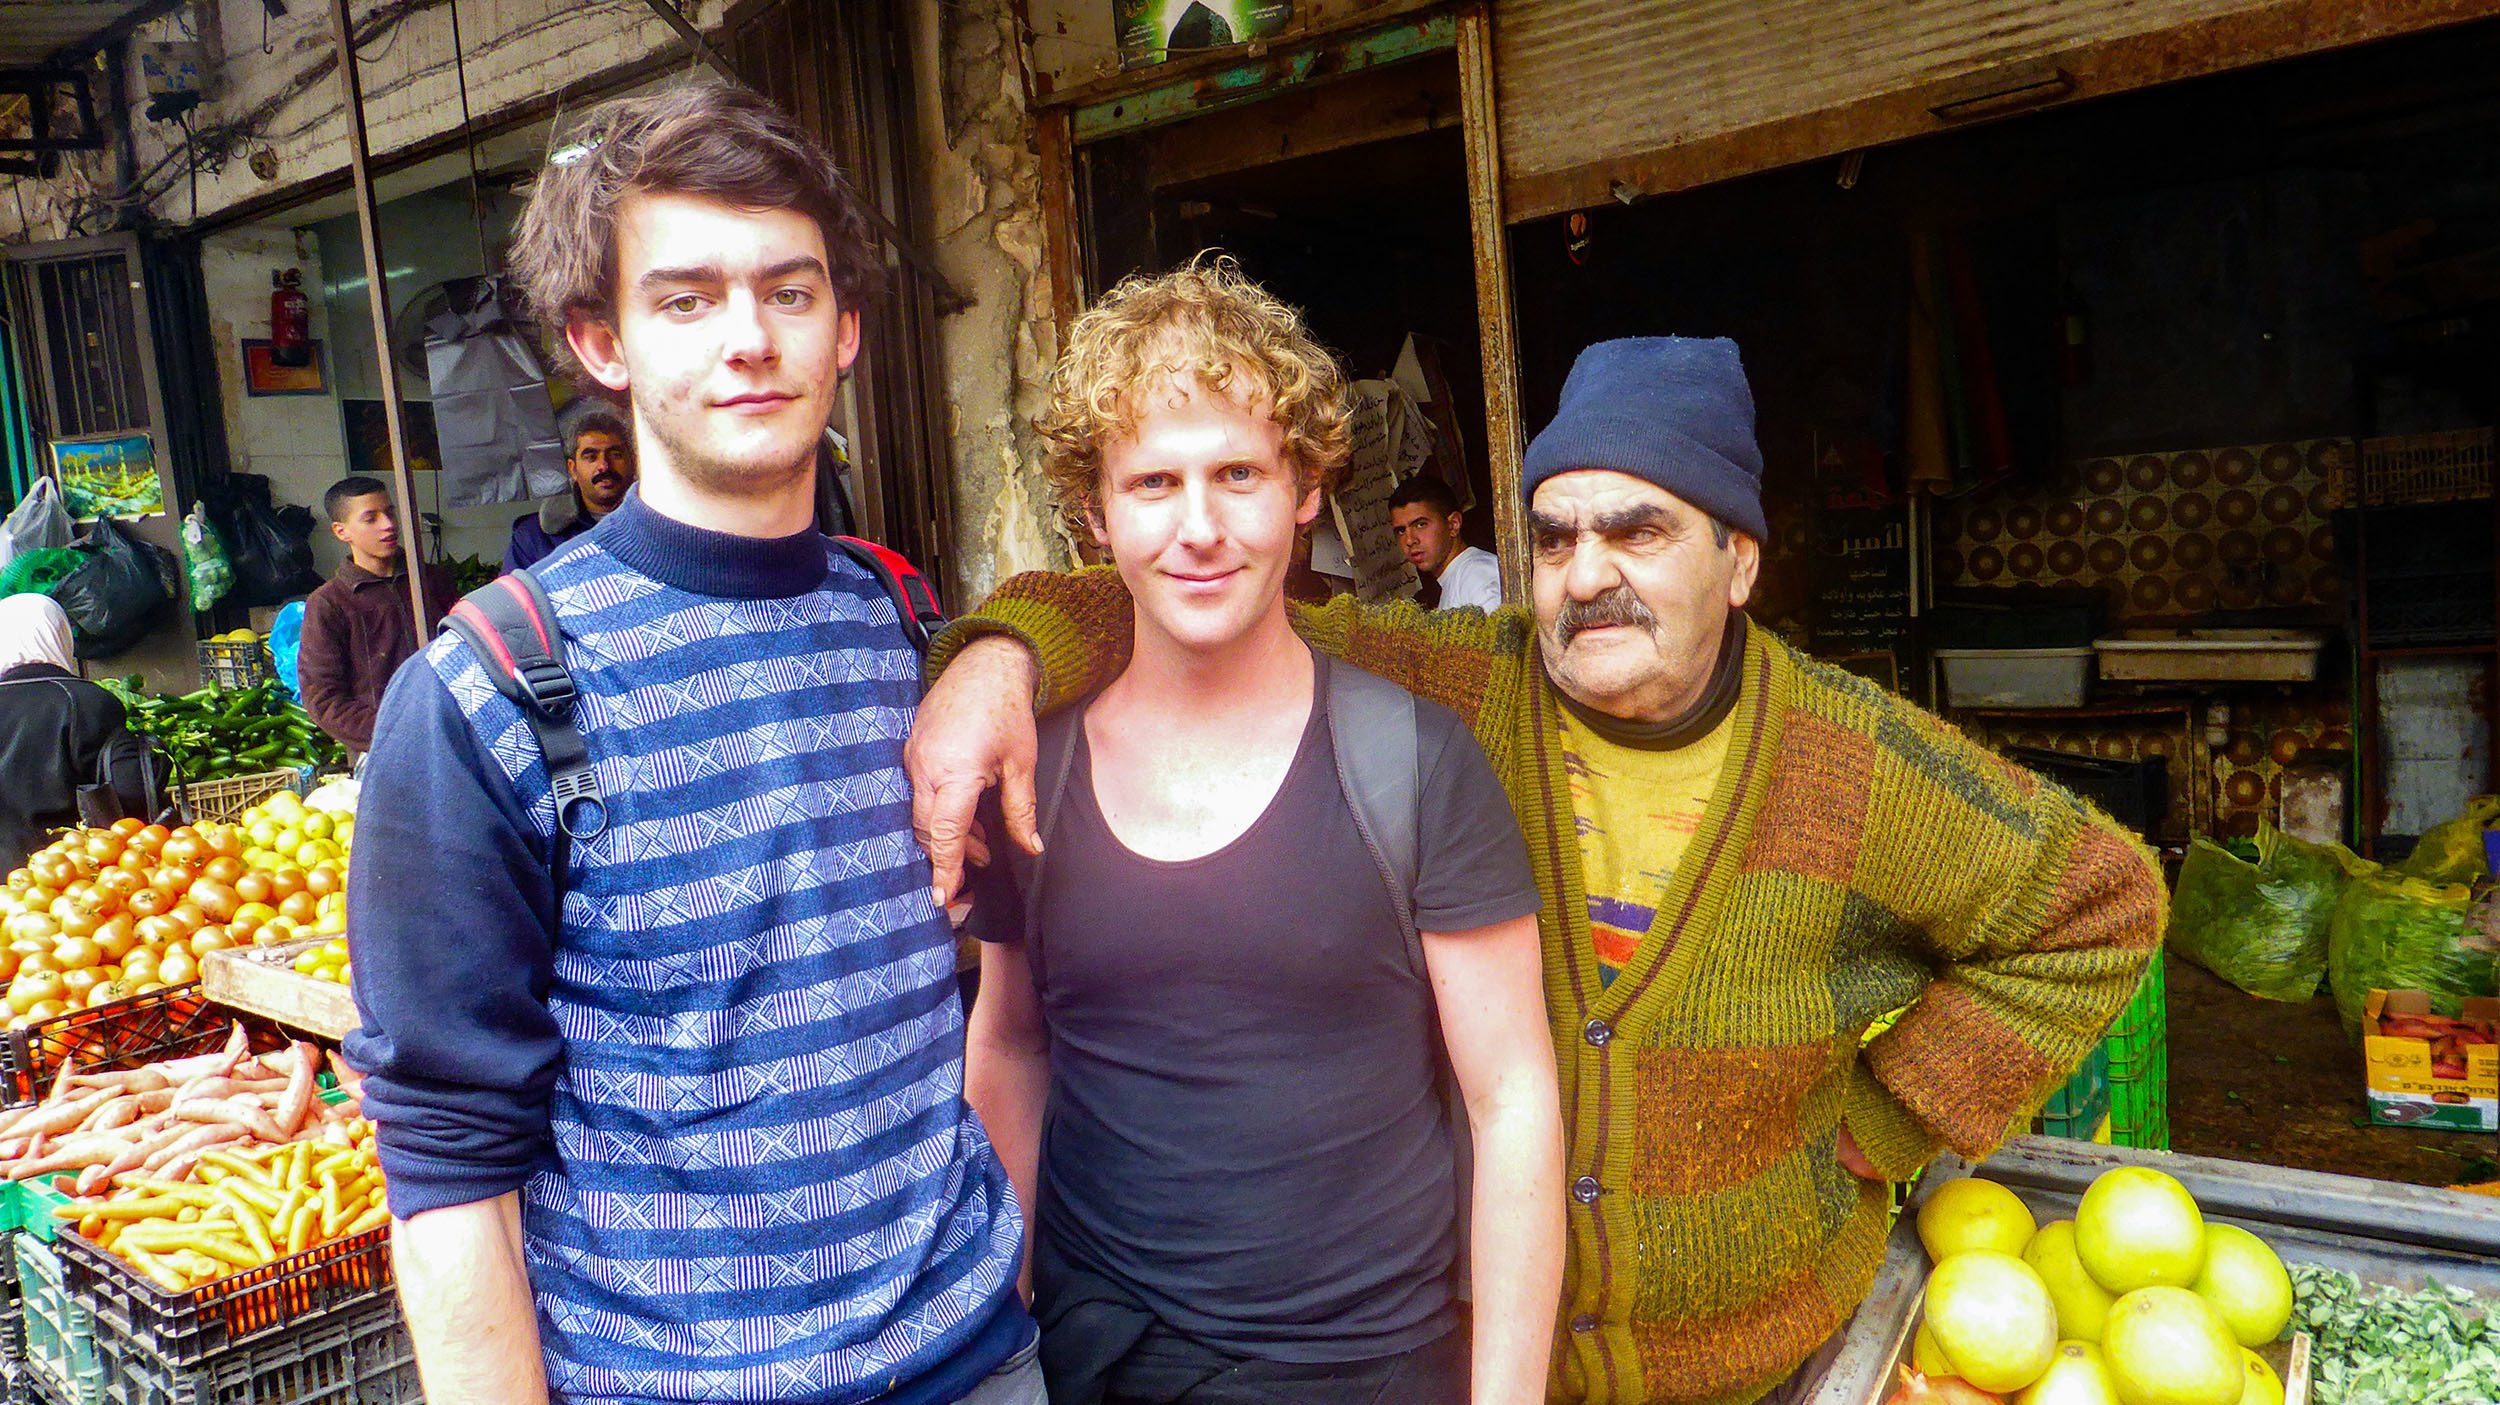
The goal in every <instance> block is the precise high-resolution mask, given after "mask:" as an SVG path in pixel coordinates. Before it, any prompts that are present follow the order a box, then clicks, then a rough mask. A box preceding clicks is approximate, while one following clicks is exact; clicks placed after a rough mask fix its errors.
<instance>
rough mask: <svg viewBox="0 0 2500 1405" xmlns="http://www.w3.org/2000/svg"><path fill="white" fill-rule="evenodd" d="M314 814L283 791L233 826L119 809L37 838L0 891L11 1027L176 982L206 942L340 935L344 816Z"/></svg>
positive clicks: (195, 971)
mask: <svg viewBox="0 0 2500 1405" xmlns="http://www.w3.org/2000/svg"><path fill="white" fill-rule="evenodd" d="M282 794H283V793H282ZM285 802H293V803H292V804H288V803H285ZM256 808H257V807H256ZM315 814H316V812H312V811H308V810H306V809H305V807H304V806H303V804H302V802H301V801H298V800H296V797H295V796H294V795H292V794H284V795H283V801H281V802H277V803H275V805H274V808H273V809H272V810H271V812H270V813H267V814H262V815H259V816H257V817H256V816H255V814H254V812H252V811H247V812H245V814H244V816H243V822H242V823H237V824H218V823H208V822H203V823H201V824H197V825H184V826H182V827H181V828H179V829H168V828H166V827H165V826H163V825H151V824H142V823H141V822H140V821H138V820H135V819H125V820H119V821H116V822H115V823H114V824H113V826H112V827H111V828H109V829H75V830H71V831H69V832H68V833H67V834H64V835H62V836H61V837H60V838H59V839H57V840H55V841H53V842H52V843H51V844H49V845H46V846H45V847H44V848H43V849H42V850H41V851H39V852H37V853H36V854H34V855H33V856H31V857H30V858H28V859H27V861H26V866H25V867H24V868H21V869H18V870H17V871H15V872H13V873H11V874H10V875H9V876H8V880H7V885H6V887H5V888H0V936H5V938H6V941H7V945H6V946H4V947H0V981H6V982H7V995H6V1004H7V1007H8V1009H7V1018H8V1023H9V1025H10V1027H11V1028H15V1027H17V1026H20V1025H25V1024H31V1023H33V1022H34V1021H36V1020H42V1019H49V1018H51V1017H53V1016H55V1015H61V1014H66V1013H68V1012H70V1011H72V1010H80V1009H87V1008H90V1007H93V1006H96V1005H101V1004H104V1003H106V1002H108V1001H112V1000H119V999H122V998H124V997H126V996H131V995H142V994H145V993H147V992H149V991H152V990H161V989H164V988H166V987H168V986H178V985H187V984H189V983H190V982H192V981H195V980H197V979H199V960H200V958H201V957H203V956H206V955H207V954H208V953H210V952H212V951H221V950H224V949H225V948H228V947H234V946H249V945H254V944H275V943H279V942H288V941H294V940H297V939H299V938H302V937H313V936H320V937H338V936H340V935H341V934H343V933H344V932H345V931H346V930H347V896H346V889H347V845H348V839H349V838H350V837H352V835H353V830H354V820H353V819H352V818H342V817H333V816H329V815H320V816H319V817H318V819H317V820H316V819H314V818H313V817H314V815H315ZM273 821H274V823H272V822H273ZM315 831H318V833H317V834H316V833H315ZM342 831H344V832H342ZM307 860H309V862H307Z"/></svg>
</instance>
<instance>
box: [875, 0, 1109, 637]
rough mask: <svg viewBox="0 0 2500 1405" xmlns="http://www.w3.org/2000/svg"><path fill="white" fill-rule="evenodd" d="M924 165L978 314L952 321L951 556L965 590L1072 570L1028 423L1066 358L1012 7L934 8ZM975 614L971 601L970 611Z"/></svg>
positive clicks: (943, 235) (948, 356) (923, 97)
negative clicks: (1047, 263) (1054, 307)
mask: <svg viewBox="0 0 2500 1405" xmlns="http://www.w3.org/2000/svg"><path fill="white" fill-rule="evenodd" d="M919 19H920V28H919V31H918V32H917V33H915V34H914V35H913V36H912V49H913V54H914V59H915V61H916V62H917V63H919V65H920V73H919V75H918V76H919V82H918V83H917V85H916V86H917V88H918V91H919V93H920V105H921V111H920V126H919V131H918V134H917V135H918V140H917V143H916V146H917V150H916V152H915V155H916V156H917V157H918V158H919V160H920V163H921V176H922V182H921V189H922V192H923V198H924V199H926V200H927V201H928V202H929V220H928V224H927V228H928V229H929V231H930V238H931V240H932V244H933V253H934V256H935V258H936V260H937V262H938V265H939V266H940V267H941V268H943V269H944V270H945V272H946V276H947V277H948V278H949V279H951V280H952V281H953V282H954V284H955V286H956V287H958V288H960V289H961V290H963V292H964V293H965V294H966V295H967V296H968V297H969V298H970V299H971V305H970V306H969V307H967V308H965V309H964V310H962V311H960V312H957V313H955V314H954V315H952V316H950V317H947V318H945V319H943V321H942V322H941V323H940V325H939V337H940V342H941V349H942V354H943V358H944V364H945V368H946V389H947V404H948V407H949V410H948V423H947V437H948V440H949V442H950V443H951V444H952V446H953V448H954V461H955V463H954V467H955V503H956V511H955V521H956V524H957V525H956V531H957V534H958V538H959V540H958V542H957V544H956V549H957V553H958V556H959V558H960V560H961V561H962V564H963V579H964V582H965V586H966V589H967V592H968V593H969V594H971V595H973V596H974V597H976V598H977V597H978V596H979V595H980V594H983V593H986V592H987V591H988V589H989V588H990V587H991V586H992V585H994V584H995V583H997V582H998V581H999V580H1001V579H1004V578H1005V577H1007V576H1010V575H1013V574H1015V573H1016V572H1018V571H1029V570H1042V569H1050V568H1054V567H1060V566H1064V565H1066V564H1067V563H1068V561H1069V560H1070V559H1071V552H1070V548H1069V544H1068V542H1067V541H1066V540H1065V538H1064V537H1063V536H1062V535H1061V534H1060V533H1059V531H1058V530H1057V529H1056V527H1055V525H1054V524H1055V522H1056V520H1057V517H1056V514H1055V513H1054V512H1053V511H1052V510H1051V507H1050V505H1049V501H1048V494H1047V493H1046V492H1045V491H1044V489H1043V486H1042V477H1041V453H1040V449H1039V441H1038V440H1037V439H1036V438H1035V436H1034V433H1033V416H1034V415H1035V414H1036V413H1037V412H1038V411H1039V410H1040V409H1041V406H1042V401H1043V397H1044V391H1045V387H1046V386H1047V384H1048V381H1049V376H1050V366H1051V362H1052V361H1053V360H1054V359H1055V358H1056V356H1057V355H1058V345H1057V337H1056V333H1055V329H1054V327H1053V325H1052V321H1051V315H1050V307H1051V290H1050V280H1049V275H1048V274H1047V273H1046V272H1045V271H1044V270H1043V268H1042V223H1041V197H1040V194H1039V189H1040V186H1039V180H1040V163H1039V161H1038V160H1037V159H1036V158H1035V156H1034V153H1033V147H1032V134H1031V127H1030V125H1029V123H1028V122H1027V120H1026V96H1025V68H1024V44H1023V40H1022V38H1021V36H1020V35H1019V34H1018V32H1017V28H1016V25H1015V21H1014V19H1013V17H1012V15H1011V14H1010V13H1009V6H1008V4H1007V3H1006V0H962V3H953V4H946V5H936V4H931V5H926V6H923V7H921V10H920V15H919ZM966 603H969V602H966Z"/></svg>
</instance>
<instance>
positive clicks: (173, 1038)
mask: <svg viewBox="0 0 2500 1405" xmlns="http://www.w3.org/2000/svg"><path fill="white" fill-rule="evenodd" d="M234 1018H235V1016H234V1012H233V1011H230V1010H226V1009H224V1008H222V1007H219V1006H215V1005H211V1004H209V1003H208V1000H207V998H206V997H205V996H203V995H201V994H200V987H199V985H198V983H197V982H194V983H192V984H190V985H180V986H173V987H170V988H168V989H165V990H151V991H149V992H148V993H147V994H145V995H134V996H132V997H130V998H129V999H127V1000H116V1001H113V1002H112V1003H110V1004H106V1005H98V1006H95V1007H94V1008H92V1009H86V1010H72V1011H70V1012H69V1013H67V1014H63V1015H55V1016H53V1017H52V1018H50V1019H48V1020H37V1021H35V1022H34V1023H33V1024H30V1025H27V1026H25V1027H23V1028H21V1029H13V1030H10V1031H9V1032H8V1039H7V1040H6V1041H5V1042H0V1092H5V1095H6V1098H7V1100H8V1101H9V1102H10V1103H12V1104H16V1103H24V1102H31V1101H33V1100H34V1099H36V1098H40V1097H42V1096H43V1095H44V1094H46V1093H48V1092H50V1091H51V1090H52V1080H53V1078H54V1076H55V1075H57V1074H58V1073H59V1072H60V1071H61V1062H62V1060H64V1059H75V1060H76V1061H77V1063H78V1068H79V1071H81V1072H85V1073H94V1072H110V1071H113V1070H116V1069H125V1068H137V1067H138V1066H139V1065H141V1064H145V1063H154V1062H155V1061H157V1060H158V1059H179V1058H188V1057H190V1056H191V1055H193V1054H207V1053H213V1052H215V1051H216V1050H218V1049H220V1048H222V1047H224V1045H225V1042H226V1039H227V1038H228V1036H229V1035H230V1034H231V1033H232V1029H233V1023H234ZM257 1024H258V1022H256V1021H249V1020H247V1021H245V1025H246V1027H247V1028H251V1029H252V1030H253V1034H252V1038H253V1047H254V1048H255V1049H256V1050H260V1051H262V1052H266V1051H268V1050H271V1049H278V1048H283V1047H285V1043H286V1041H285V1039H284V1038H283V1037H281V1036H280V1035H279V1034H278V1033H277V1031H276V1027H275V1026H274V1025H273V1026H269V1027H267V1028H266V1029H265V1030H264V1029H261V1028H258V1027H257ZM264 1039H265V1040H266V1041H267V1042H265V1043H264V1042H263V1040H264Z"/></svg>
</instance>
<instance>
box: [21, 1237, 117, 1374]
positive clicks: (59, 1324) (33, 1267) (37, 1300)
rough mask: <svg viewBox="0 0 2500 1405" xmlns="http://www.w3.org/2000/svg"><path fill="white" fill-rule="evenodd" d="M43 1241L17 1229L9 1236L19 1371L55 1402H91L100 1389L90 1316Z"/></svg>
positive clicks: (93, 1327)
mask: <svg viewBox="0 0 2500 1405" xmlns="http://www.w3.org/2000/svg"><path fill="white" fill-rule="evenodd" d="M48 1239H49V1236H45V1237H42V1238H38V1237H37V1236H35V1235H33V1234H29V1233H26V1232H24V1231H22V1230H21V1231H19V1232H18V1233H15V1234H12V1235H10V1236H9V1249H10V1256H11V1257H12V1258H13V1259H15V1260H16V1278H17V1282H18V1288H19V1291H20V1293H21V1295H22V1297H21V1301H20V1303H19V1306H20V1308H21V1310H22V1313H23V1322H24V1327H25V1334H26V1359H25V1360H24V1361H23V1362H20V1363H19V1369H20V1370H22V1371H23V1372H25V1374H26V1377H27V1379H28V1380H30V1381H32V1382H33V1383H34V1384H35V1385H36V1386H37V1387H38V1388H40V1390H41V1391H42V1393H43V1396H44V1398H45V1399H47V1400H51V1401H54V1402H57V1405H95V1402H96V1401H97V1400H99V1399H101V1398H102V1396H103V1392H104V1372H103V1369H102V1368H101V1367H100V1366H99V1365H98V1364H97V1362H96V1350H95V1314H94V1313H92V1312H89V1311H88V1310H87V1308H86V1305H85V1304H83V1303H81V1302H79V1301H78V1300H77V1299H76V1298H73V1297H71V1296H70V1294H69V1290H68V1289H67V1288H65V1287H64V1286H63V1285H62V1282H61V1260H60V1258H59V1257H58V1256H57V1255H55V1254H54V1253H53V1251H52V1246H51V1244H50V1243H49V1242H47V1240H48Z"/></svg>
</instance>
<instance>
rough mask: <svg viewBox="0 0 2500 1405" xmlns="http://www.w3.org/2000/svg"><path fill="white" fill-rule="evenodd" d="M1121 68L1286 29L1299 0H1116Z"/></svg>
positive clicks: (1156, 61) (1242, 42)
mask: <svg viewBox="0 0 2500 1405" xmlns="http://www.w3.org/2000/svg"><path fill="white" fill-rule="evenodd" d="M1113 4H1114V5H1115V6H1116V7H1117V8H1116V9H1115V10H1114V11H1113V15H1114V18H1115V21H1116V23H1117V24H1118V25H1119V30H1120V67H1122V68H1145V67H1148V66H1150V65H1153V64H1158V63H1161V62H1163V61H1164V60H1165V59H1168V58H1172V57H1175V56H1177V55H1181V54H1186V53H1190V52H1193V51H1195V50H1199V49H1221V48H1225V47H1228V46H1230V45H1233V44H1247V43H1249V42H1250V41H1252V40H1254V39H1266V38H1269V37H1271V36H1273V35H1276V34H1279V33H1282V32H1283V30H1284V28H1285V25H1286V24H1287V23H1289V22H1290V21H1291V20H1292V19H1293V0H1113Z"/></svg>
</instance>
